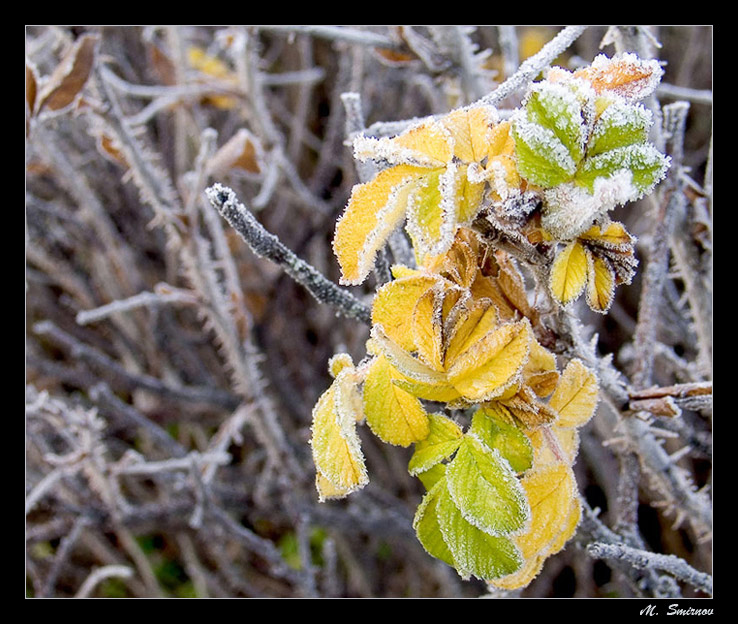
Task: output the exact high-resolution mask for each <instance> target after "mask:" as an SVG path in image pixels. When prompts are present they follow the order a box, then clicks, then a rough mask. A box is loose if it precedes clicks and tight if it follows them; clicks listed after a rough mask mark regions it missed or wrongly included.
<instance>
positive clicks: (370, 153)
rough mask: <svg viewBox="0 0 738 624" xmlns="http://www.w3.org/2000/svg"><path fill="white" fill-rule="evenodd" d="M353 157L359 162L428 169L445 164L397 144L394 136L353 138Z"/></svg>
mask: <svg viewBox="0 0 738 624" xmlns="http://www.w3.org/2000/svg"><path fill="white" fill-rule="evenodd" d="M354 158H356V159H357V160H359V161H361V162H364V161H366V160H375V161H380V162H384V163H387V164H388V165H413V166H415V167H427V168H430V169H433V168H440V167H444V166H445V165H446V163H445V162H444V161H443V160H440V159H438V158H433V157H432V156H430V155H428V154H423V153H422V152H419V151H417V150H414V149H411V148H408V147H403V146H402V145H399V144H398V143H397V140H396V139H394V138H387V137H381V138H375V137H367V136H362V135H360V136H357V137H356V138H355V139H354Z"/></svg>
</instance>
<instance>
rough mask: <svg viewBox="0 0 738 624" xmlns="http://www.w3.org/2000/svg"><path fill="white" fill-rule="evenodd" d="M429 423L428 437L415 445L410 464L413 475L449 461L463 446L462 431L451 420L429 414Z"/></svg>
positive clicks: (439, 415)
mask: <svg viewBox="0 0 738 624" xmlns="http://www.w3.org/2000/svg"><path fill="white" fill-rule="evenodd" d="M428 423H429V425H430V431H429V433H428V436H427V437H426V438H425V439H423V440H421V441H420V442H417V443H416V444H415V452H414V453H413V456H412V457H411V458H410V463H409V464H408V471H409V472H410V474H411V475H418V474H419V473H421V472H425V471H427V470H429V469H430V468H432V467H433V466H435V465H436V464H439V463H440V462H442V461H444V460H445V459H448V458H449V457H451V455H453V454H454V453H455V452H456V449H457V448H459V444H461V439H462V436H463V434H462V432H461V429H460V428H459V426H458V425H457V424H456V423H455V422H454V421H453V420H451V419H450V418H447V417H446V416H442V415H441V414H428Z"/></svg>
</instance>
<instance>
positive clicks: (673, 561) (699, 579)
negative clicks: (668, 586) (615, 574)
mask: <svg viewBox="0 0 738 624" xmlns="http://www.w3.org/2000/svg"><path fill="white" fill-rule="evenodd" d="M587 552H588V553H589V554H590V555H591V556H592V557H595V558H597V559H615V560H622V561H627V562H628V563H629V564H631V565H632V566H633V567H634V568H637V569H639V570H646V569H653V568H655V569H657V570H662V571H664V572H668V573H669V574H672V575H673V576H675V577H676V578H678V579H679V580H681V581H684V582H685V583H689V584H690V585H692V586H693V587H696V588H697V589H699V590H700V591H703V592H705V593H706V594H710V595H712V576H711V575H709V574H706V573H705V572H699V571H698V570H695V569H694V568H693V567H692V566H690V565H689V564H688V563H687V562H686V561H684V559H680V558H679V557H676V556H675V555H660V554H657V553H652V552H648V551H646V550H639V549H638V548H631V547H630V546H625V545H624V544H604V543H602V542H593V543H592V544H589V545H588V546H587Z"/></svg>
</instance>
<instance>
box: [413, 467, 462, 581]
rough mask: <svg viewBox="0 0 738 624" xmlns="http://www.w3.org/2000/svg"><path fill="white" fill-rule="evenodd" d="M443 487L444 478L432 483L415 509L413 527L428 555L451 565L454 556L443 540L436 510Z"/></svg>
mask: <svg viewBox="0 0 738 624" xmlns="http://www.w3.org/2000/svg"><path fill="white" fill-rule="evenodd" d="M445 489H446V484H445V479H443V478H441V479H439V480H437V481H436V482H435V483H434V485H433V486H432V487H431V488H430V491H429V492H428V493H427V494H426V495H425V496H424V497H423V500H422V501H421V502H420V505H418V509H417V510H416V511H415V517H414V518H413V529H415V533H416V535H417V536H418V541H419V542H420V543H421V545H422V546H423V548H425V550H426V552H427V553H428V554H429V555H431V556H433V557H435V558H436V559H440V560H441V561H443V562H445V563H447V564H448V565H450V566H451V567H453V566H454V556H453V554H452V553H451V551H450V550H449V548H448V546H447V545H446V542H445V540H444V537H443V532H442V530H441V525H440V523H439V519H438V510H437V506H438V502H439V500H440V496H441V493H442V492H443V491H445Z"/></svg>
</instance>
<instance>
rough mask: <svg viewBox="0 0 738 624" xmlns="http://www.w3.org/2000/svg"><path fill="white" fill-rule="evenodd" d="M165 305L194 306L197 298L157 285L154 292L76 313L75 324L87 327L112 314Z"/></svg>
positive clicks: (166, 286) (184, 292)
mask: <svg viewBox="0 0 738 624" xmlns="http://www.w3.org/2000/svg"><path fill="white" fill-rule="evenodd" d="M167 303H184V304H188V305H194V304H196V303H197V297H196V296H195V294H194V293H192V292H190V291H186V290H182V289H180V288H173V287H171V286H169V285H166V284H160V285H157V287H156V288H155V290H154V292H149V291H144V292H141V293H138V294H137V295H133V296H132V297H128V298H126V299H121V300H117V301H111V302H110V303H106V304H105V305H102V306H99V307H97V308H94V309H92V310H82V311H80V312H78V313H77V323H79V324H80V325H87V324H89V323H94V322H96V321H100V320H102V319H104V318H107V317H108V316H110V315H112V314H118V313H121V312H128V311H129V310H134V309H136V308H140V307H154V306H158V305H163V304H167Z"/></svg>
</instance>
